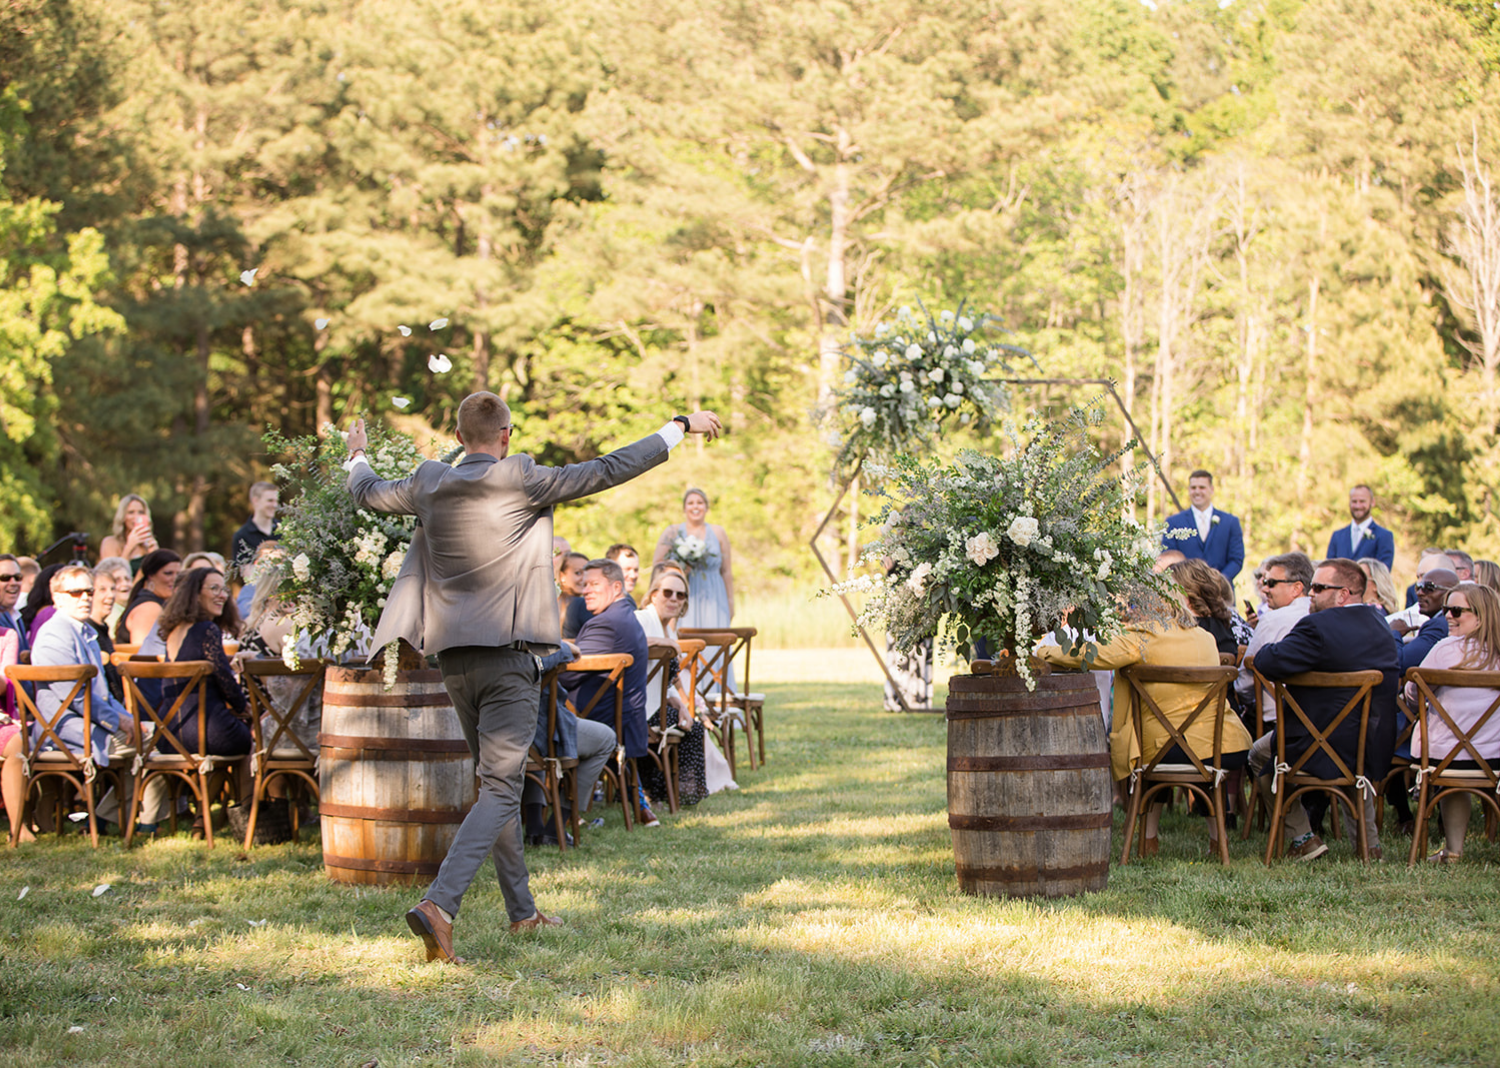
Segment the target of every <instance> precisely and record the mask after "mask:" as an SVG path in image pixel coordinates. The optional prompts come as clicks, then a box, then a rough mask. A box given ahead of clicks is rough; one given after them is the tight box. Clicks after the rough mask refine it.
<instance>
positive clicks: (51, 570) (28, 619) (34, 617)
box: [21, 564, 64, 645]
mask: <svg viewBox="0 0 1500 1068" xmlns="http://www.w3.org/2000/svg"><path fill="white" fill-rule="evenodd" d="M63 566H64V565H62V564H48V565H47V566H46V567H44V568H42V570H41V572H40V573H38V575H37V577H36V580H37V584H36V585H35V586H33V587H32V589H31V596H30V597H28V598H27V599H26V607H25V608H23V609H22V610H21V622H22V623H23V624H25V626H26V636H27V637H28V638H30V639H31V643H32V644H33V645H35V644H36V632H37V631H38V630H39V629H40V628H41V625H42V624H43V623H45V622H47V620H49V619H51V618H52V614H53V613H54V612H56V611H57V609H56V608H54V607H53V605H52V576H53V575H55V574H57V573H58V571H60V570H61V569H62V568H63Z"/></svg>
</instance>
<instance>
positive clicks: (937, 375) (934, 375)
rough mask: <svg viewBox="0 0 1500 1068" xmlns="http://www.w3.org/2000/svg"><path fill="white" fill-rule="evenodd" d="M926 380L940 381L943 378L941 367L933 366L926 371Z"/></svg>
mask: <svg viewBox="0 0 1500 1068" xmlns="http://www.w3.org/2000/svg"><path fill="white" fill-rule="evenodd" d="M927 380H928V381H929V382H941V381H942V380H943V369H942V368H941V367H934V368H933V369H932V370H930V371H928V372H927Z"/></svg>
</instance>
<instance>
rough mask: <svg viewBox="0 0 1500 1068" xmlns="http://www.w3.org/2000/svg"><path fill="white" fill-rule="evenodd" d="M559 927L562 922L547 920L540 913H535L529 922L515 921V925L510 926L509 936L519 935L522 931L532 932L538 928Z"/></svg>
mask: <svg viewBox="0 0 1500 1068" xmlns="http://www.w3.org/2000/svg"><path fill="white" fill-rule="evenodd" d="M561 926H562V920H554V919H549V918H548V917H546V916H543V915H542V914H541V912H537V914H536V915H535V916H533V917H531V919H529V920H517V921H516V922H515V923H513V924H511V925H510V933H511V934H520V933H521V932H522V931H534V930H536V929H537V928H538V927H561Z"/></svg>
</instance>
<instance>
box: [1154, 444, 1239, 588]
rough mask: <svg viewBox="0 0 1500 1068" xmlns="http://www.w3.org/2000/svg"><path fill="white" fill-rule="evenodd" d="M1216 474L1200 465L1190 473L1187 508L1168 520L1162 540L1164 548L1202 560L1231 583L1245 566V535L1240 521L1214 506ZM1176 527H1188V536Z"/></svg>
mask: <svg viewBox="0 0 1500 1068" xmlns="http://www.w3.org/2000/svg"><path fill="white" fill-rule="evenodd" d="M1213 500H1214V476H1213V475H1212V474H1210V473H1209V472H1207V471H1204V470H1202V469H1199V470H1197V471H1194V472H1193V473H1192V474H1191V475H1189V476H1188V501H1189V502H1191V507H1189V508H1185V509H1183V510H1182V511H1180V512H1178V513H1177V514H1176V515H1174V516H1172V517H1171V518H1170V519H1168V520H1167V533H1166V535H1165V536H1164V537H1163V538H1162V540H1161V547H1162V548H1163V549H1176V550H1177V551H1178V552H1180V553H1182V554H1183V555H1184V556H1186V557H1187V558H1188V559H1189V560H1202V561H1204V562H1205V563H1207V564H1208V566H1209V567H1211V568H1213V569H1214V570H1216V571H1218V572H1219V573H1220V574H1222V575H1223V576H1224V577H1225V578H1227V579H1228V580H1229V581H1230V583H1231V584H1232V583H1233V582H1234V576H1236V575H1238V574H1239V573H1240V568H1242V567H1244V566H1245V538H1244V535H1243V533H1242V532H1241V530H1240V521H1239V519H1238V518H1237V517H1235V516H1232V515H1230V514H1229V513H1228V512H1224V511H1220V510H1219V509H1218V508H1215V507H1214V506H1213ZM1173 531H1188V532H1189V533H1188V535H1187V536H1181V535H1177V536H1174V535H1173Z"/></svg>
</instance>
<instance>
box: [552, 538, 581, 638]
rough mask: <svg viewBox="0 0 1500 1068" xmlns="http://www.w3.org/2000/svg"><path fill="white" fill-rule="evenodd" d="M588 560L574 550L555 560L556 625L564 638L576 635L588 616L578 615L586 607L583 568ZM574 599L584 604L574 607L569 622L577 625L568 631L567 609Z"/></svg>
mask: <svg viewBox="0 0 1500 1068" xmlns="http://www.w3.org/2000/svg"><path fill="white" fill-rule="evenodd" d="M588 562H589V558H588V557H587V556H584V555H583V553H575V552H567V553H564V554H563V555H562V556H561V557H559V558H558V561H557V625H558V626H559V627H561V628H562V636H563V637H564V638H568V639H572V638H576V637H578V631H579V630H580V629H582V627H583V621H584V620H585V619H587V618H588V616H587V615H583V616H582V617H580V616H579V613H580V612H584V611H585V610H586V608H587V604H586V602H584V600H583V569H584V568H585V567H586V566H587V565H588ZM575 601H576V602H579V603H581V604H584V608H579V609H574V611H573V617H572V620H571V622H576V623H577V624H578V626H577V627H576V628H573V629H572V630H571V631H570V629H569V625H570V619H569V616H568V609H569V608H570V607H571V606H572V605H573V603H574V602H575Z"/></svg>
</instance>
